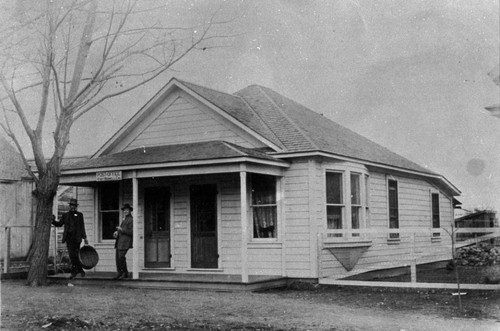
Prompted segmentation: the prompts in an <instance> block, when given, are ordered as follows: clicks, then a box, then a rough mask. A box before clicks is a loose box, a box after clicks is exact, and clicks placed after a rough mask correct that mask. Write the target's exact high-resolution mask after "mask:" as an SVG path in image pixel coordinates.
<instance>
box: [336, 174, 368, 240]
mask: <svg viewBox="0 0 500 331" xmlns="http://www.w3.org/2000/svg"><path fill="white" fill-rule="evenodd" d="M366 187H367V176H366V175H364V174H362V173H357V172H351V171H349V170H348V169H345V170H344V171H327V172H326V228H327V230H333V231H328V234H327V236H328V237H344V236H350V237H357V238H359V237H361V232H360V231H359V230H360V229H362V228H366V218H367V215H368V211H367V202H368V196H367V192H366ZM335 230H344V231H335ZM356 230H358V231H356Z"/></svg>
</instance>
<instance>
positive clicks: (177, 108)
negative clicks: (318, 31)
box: [61, 79, 460, 283]
mask: <svg viewBox="0 0 500 331" xmlns="http://www.w3.org/2000/svg"><path fill="white" fill-rule="evenodd" d="M61 184H63V185H74V186H77V187H78V200H79V203H80V206H79V210H80V211H82V212H83V213H84V215H85V220H86V228H87V234H88V237H89V241H90V243H91V244H92V245H93V246H95V247H96V249H97V250H98V252H99V254H100V261H99V264H98V265H97V266H96V268H95V271H97V272H100V271H114V270H115V261H114V240H113V238H112V233H113V231H114V229H115V227H116V226H117V225H118V223H119V222H120V219H121V217H122V214H121V210H120V207H121V205H122V204H123V203H130V204H131V205H132V206H133V208H134V211H133V216H134V220H135V222H134V249H133V250H132V252H131V253H129V254H128V261H129V265H131V266H133V275H134V278H138V277H139V274H140V273H143V272H157V273H179V274H182V273H192V274H200V275H207V277H209V276H210V275H213V274H219V275H220V274H222V275H240V276H241V281H242V282H243V283H245V282H248V280H249V277H252V276H256V275H262V276H279V277H288V278H307V279H320V278H341V277H345V276H349V275H354V274H357V273H361V272H366V271H371V270H378V269H386V268H393V267H400V266H404V265H408V263H409V257H411V258H412V259H414V260H415V259H417V257H418V261H419V262H420V263H424V262H432V261H437V260H445V259H449V258H450V256H451V250H450V249H449V243H450V238H449V237H447V236H446V234H444V232H443V231H441V228H442V227H446V226H451V224H452V222H453V197H454V196H457V195H459V193H460V192H459V190H458V189H457V188H456V187H455V186H453V185H452V184H451V183H450V182H449V181H448V180H447V179H446V178H444V177H443V176H441V175H439V174H437V173H434V172H432V171H430V170H428V169H427V168H425V167H421V166H419V165H417V164H415V163H413V162H411V161H409V160H407V159H405V158H403V157H401V156H399V155H397V154H395V153H393V152H391V151H389V150H388V149H386V148H384V147H381V146H380V145H378V144H376V143H374V142H372V141H370V140H369V139H366V138H364V137H362V136H360V135H358V134H356V133H354V132H352V131H351V130H348V129H346V128H345V127H342V126H340V125H338V124H336V123H335V122H333V121H331V120H329V119H327V118H325V117H323V116H322V115H320V114H318V113H315V112H314V111H311V110H309V109H307V108H306V107H304V106H302V105H300V104H298V103H296V102H294V101H292V100H291V99H288V98H286V97H284V96H282V95H280V94H278V93H276V92H274V91H272V90H270V89H268V88H265V87H262V86H258V85H252V86H249V87H247V88H244V89H243V90H240V91H238V92H236V93H234V94H227V93H222V92H218V91H215V90H212V89H209V88H205V87H201V86H198V85H195V84H191V83H188V82H184V81H180V80H178V79H172V80H171V81H170V82H169V83H168V84H167V85H165V86H164V87H163V88H162V89H161V90H160V91H159V92H158V93H157V94H156V95H155V96H154V97H153V98H152V99H151V100H149V101H148V102H147V103H146V104H145V105H144V106H143V107H142V108H141V109H140V110H139V111H138V112H137V113H136V114H135V115H134V116H133V117H132V118H131V119H130V120H129V121H128V122H127V123H126V124H125V125H124V126H123V127H122V128H121V129H120V130H119V131H118V132H117V133H116V134H115V135H114V136H113V137H112V138H111V139H110V140H109V141H108V142H106V143H105V144H104V145H103V146H102V147H101V148H100V149H99V150H98V151H97V152H96V153H95V155H93V156H92V157H91V158H89V159H88V160H83V161H80V162H75V163H73V164H71V165H69V166H66V167H65V168H64V169H63V171H62V176H61Z"/></svg>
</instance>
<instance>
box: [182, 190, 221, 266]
mask: <svg viewBox="0 0 500 331" xmlns="http://www.w3.org/2000/svg"><path fill="white" fill-rule="evenodd" d="M186 185H187V192H188V194H187V201H186V205H187V215H186V216H187V221H188V224H187V243H188V246H187V254H188V266H187V268H188V270H196V271H204V270H221V269H222V256H221V252H222V251H221V213H222V206H221V202H222V194H221V189H220V183H214V182H205V181H200V182H188V183H186ZM192 185H215V189H216V190H217V194H216V195H215V203H216V204H217V206H216V213H217V215H216V217H217V220H216V233H217V254H218V255H219V258H218V259H217V268H193V267H191V266H192V256H191V254H192V253H191V237H192V233H191V193H190V187H191V186H192Z"/></svg>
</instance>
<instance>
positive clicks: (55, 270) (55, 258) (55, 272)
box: [52, 226, 57, 275]
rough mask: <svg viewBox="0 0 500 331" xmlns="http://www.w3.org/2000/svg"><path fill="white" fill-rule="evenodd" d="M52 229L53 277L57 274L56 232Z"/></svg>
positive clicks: (54, 228)
mask: <svg viewBox="0 0 500 331" xmlns="http://www.w3.org/2000/svg"><path fill="white" fill-rule="evenodd" d="M52 229H53V230H54V231H53V232H54V261H53V263H54V275H55V274H57V231H56V227H55V226H53V227H52Z"/></svg>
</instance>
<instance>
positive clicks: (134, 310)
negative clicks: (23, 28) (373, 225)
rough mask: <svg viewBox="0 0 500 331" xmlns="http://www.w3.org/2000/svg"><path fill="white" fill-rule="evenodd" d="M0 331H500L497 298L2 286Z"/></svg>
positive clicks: (299, 287) (337, 290) (309, 288)
mask: <svg viewBox="0 0 500 331" xmlns="http://www.w3.org/2000/svg"><path fill="white" fill-rule="evenodd" d="M1 285H2V286H1V299H2V316H1V317H2V321H1V322H2V328H1V329H2V330H398V331H399V330H453V331H456V330H500V293H499V292H500V291H496V292H492V291H488V292H486V291H473V292H471V291H468V293H467V295H465V296H463V297H462V299H463V306H464V308H465V309H464V312H462V313H460V312H459V311H458V310H457V306H456V302H457V298H458V297H457V296H452V295H451V292H450V291H422V290H400V289H388V288H353V287H325V286H313V285H308V284H302V283H297V284H296V285H294V286H291V287H290V288H288V289H282V290H272V291H266V292H261V293H247V292H243V293H240V292H236V293H228V292H208V291H168V290H157V289H155V290H147V289H129V288H123V287H117V286H113V285H108V284H107V285H106V286H102V285H101V286H77V285H75V286H68V283H67V282H59V283H52V284H50V285H48V286H45V287H37V288H31V287H27V286H25V285H24V281H22V280H6V281H3V282H2V284H1Z"/></svg>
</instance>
